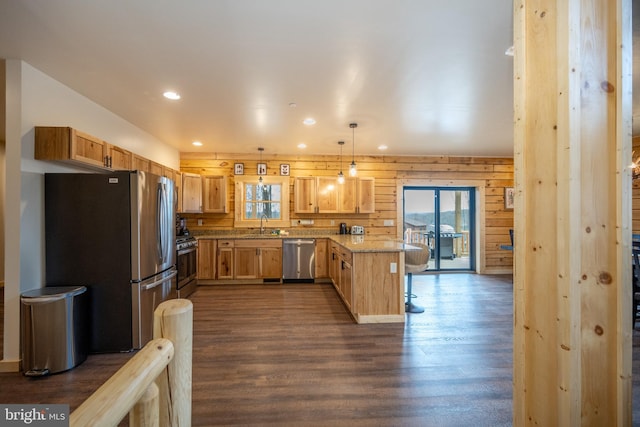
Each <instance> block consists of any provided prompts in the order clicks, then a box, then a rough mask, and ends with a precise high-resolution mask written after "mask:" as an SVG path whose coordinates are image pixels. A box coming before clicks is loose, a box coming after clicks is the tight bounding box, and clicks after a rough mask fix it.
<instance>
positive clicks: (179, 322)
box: [153, 299, 193, 427]
mask: <svg viewBox="0 0 640 427" xmlns="http://www.w3.org/2000/svg"><path fill="white" fill-rule="evenodd" d="M153 336H154V338H160V337H162V338H167V339H169V340H171V341H172V342H173V343H174V346H175V355H174V357H173V360H171V362H170V363H169V365H167V368H166V370H165V372H164V373H162V374H160V375H158V378H157V380H156V384H157V385H158V388H159V390H160V425H161V426H180V427H189V426H190V425H191V382H192V373H191V371H192V369H191V360H192V347H193V305H192V304H191V301H189V300H188V299H172V300H168V301H165V302H163V303H161V304H160V305H159V306H158V308H156V311H155V313H154V324H153Z"/></svg>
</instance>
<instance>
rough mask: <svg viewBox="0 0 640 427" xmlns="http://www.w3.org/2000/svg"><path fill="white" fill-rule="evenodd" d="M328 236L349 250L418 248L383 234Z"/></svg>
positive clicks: (408, 249)
mask: <svg viewBox="0 0 640 427" xmlns="http://www.w3.org/2000/svg"><path fill="white" fill-rule="evenodd" d="M330 238H331V240H333V241H334V242H336V243H338V244H339V245H341V246H344V247H345V248H347V249H348V250H350V251H351V252H404V251H410V250H419V249H420V248H418V247H415V246H411V245H408V244H406V243H404V242H403V241H402V240H396V239H393V238H390V237H384V236H366V235H353V234H351V235H350V234H346V235H345V234H343V235H335V236H330Z"/></svg>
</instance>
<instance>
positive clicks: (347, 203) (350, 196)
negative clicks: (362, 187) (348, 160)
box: [338, 178, 357, 213]
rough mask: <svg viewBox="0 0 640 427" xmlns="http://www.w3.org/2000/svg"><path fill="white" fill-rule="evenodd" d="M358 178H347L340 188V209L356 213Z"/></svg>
mask: <svg viewBox="0 0 640 427" xmlns="http://www.w3.org/2000/svg"><path fill="white" fill-rule="evenodd" d="M356 182H357V179H356V178H347V179H345V181H344V183H343V184H339V188H338V190H339V191H338V196H339V197H338V200H339V205H338V210H339V211H340V212H344V213H356V203H357V201H356V189H357V185H356Z"/></svg>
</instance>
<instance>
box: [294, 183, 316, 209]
mask: <svg viewBox="0 0 640 427" xmlns="http://www.w3.org/2000/svg"><path fill="white" fill-rule="evenodd" d="M316 187H317V179H316V178H314V177H310V176H303V177H298V178H296V180H295V184H294V195H293V197H294V202H293V203H294V209H295V211H296V213H316Z"/></svg>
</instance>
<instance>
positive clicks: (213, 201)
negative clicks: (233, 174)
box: [202, 175, 229, 213]
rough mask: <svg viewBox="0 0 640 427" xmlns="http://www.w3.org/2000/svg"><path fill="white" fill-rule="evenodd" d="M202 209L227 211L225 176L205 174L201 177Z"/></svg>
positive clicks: (218, 211) (217, 211)
mask: <svg viewBox="0 0 640 427" xmlns="http://www.w3.org/2000/svg"><path fill="white" fill-rule="evenodd" d="M202 211H203V212H209V213H228V212H229V205H228V204H227V177H226V176H211V175H205V176H203V177H202Z"/></svg>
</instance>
